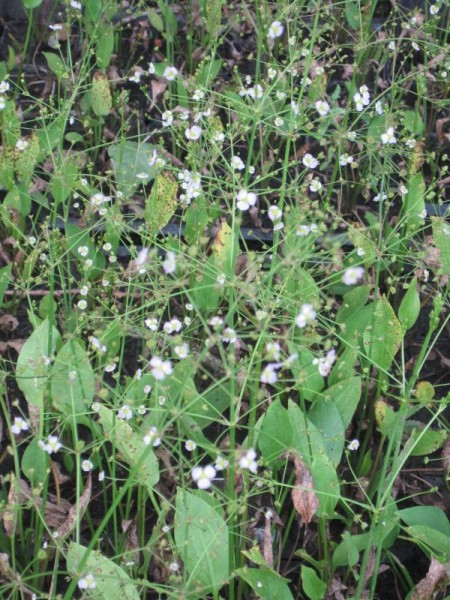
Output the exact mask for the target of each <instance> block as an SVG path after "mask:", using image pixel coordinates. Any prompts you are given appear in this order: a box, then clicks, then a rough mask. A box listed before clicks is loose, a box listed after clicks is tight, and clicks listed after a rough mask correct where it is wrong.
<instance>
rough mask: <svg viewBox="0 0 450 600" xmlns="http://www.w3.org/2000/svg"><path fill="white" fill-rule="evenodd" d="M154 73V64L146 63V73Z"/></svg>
mask: <svg viewBox="0 0 450 600" xmlns="http://www.w3.org/2000/svg"><path fill="white" fill-rule="evenodd" d="M155 73H156V69H155V65H154V64H153V63H152V62H151V63H149V64H148V74H149V75H154V74H155Z"/></svg>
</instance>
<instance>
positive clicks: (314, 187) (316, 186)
mask: <svg viewBox="0 0 450 600" xmlns="http://www.w3.org/2000/svg"><path fill="white" fill-rule="evenodd" d="M309 189H310V190H311V192H320V190H321V189H322V183H321V182H320V179H317V177H315V178H314V179H313V180H312V181H311V183H310V184H309Z"/></svg>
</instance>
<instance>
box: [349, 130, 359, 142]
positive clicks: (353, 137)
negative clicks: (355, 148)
mask: <svg viewBox="0 0 450 600" xmlns="http://www.w3.org/2000/svg"><path fill="white" fill-rule="evenodd" d="M356 136H357V133H356V131H349V132H348V133H347V139H348V140H350V141H351V142H354V141H355V140H356Z"/></svg>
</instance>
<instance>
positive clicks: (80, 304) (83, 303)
mask: <svg viewBox="0 0 450 600" xmlns="http://www.w3.org/2000/svg"><path fill="white" fill-rule="evenodd" d="M77 306H78V308H79V309H80V310H86V308H87V302H86V300H79V301H78V303H77Z"/></svg>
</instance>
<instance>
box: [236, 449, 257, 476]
mask: <svg viewBox="0 0 450 600" xmlns="http://www.w3.org/2000/svg"><path fill="white" fill-rule="evenodd" d="M239 466H240V467H241V469H248V470H249V471H250V472H251V473H256V471H257V470H258V462H257V459H256V452H255V451H254V449H253V448H250V450H247V452H246V453H245V454H244V456H242V457H241V459H240V460H239Z"/></svg>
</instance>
